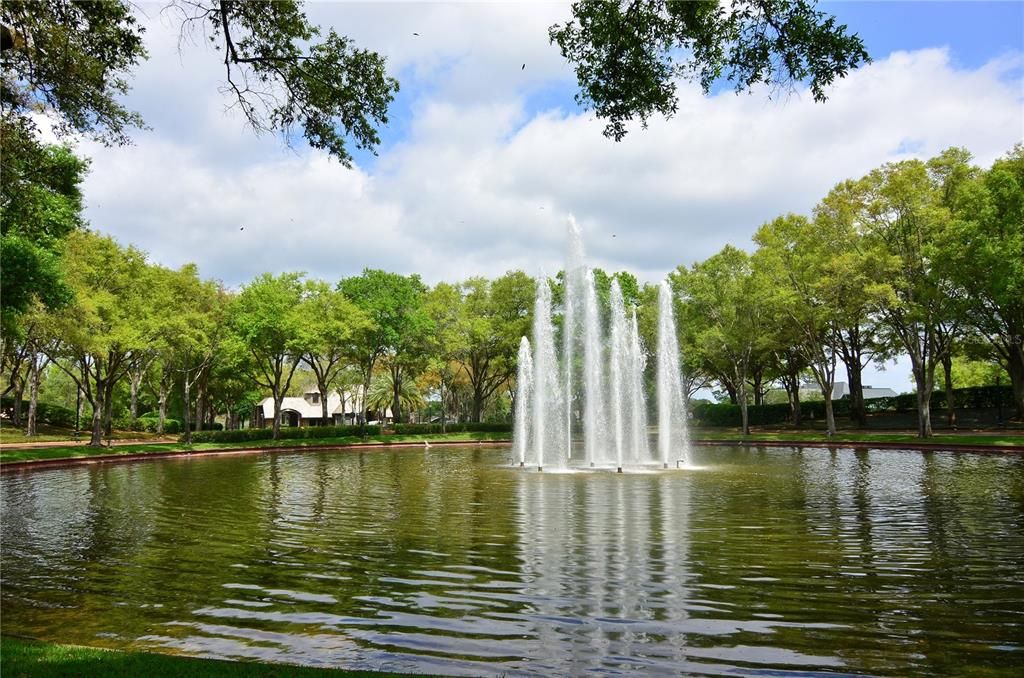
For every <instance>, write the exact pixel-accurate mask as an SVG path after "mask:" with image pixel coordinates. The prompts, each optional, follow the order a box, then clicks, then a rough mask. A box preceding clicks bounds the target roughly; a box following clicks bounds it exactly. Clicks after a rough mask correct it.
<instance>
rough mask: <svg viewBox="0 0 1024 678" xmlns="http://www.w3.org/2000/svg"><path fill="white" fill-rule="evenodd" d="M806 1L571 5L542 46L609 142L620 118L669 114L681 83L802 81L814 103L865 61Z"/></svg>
mask: <svg viewBox="0 0 1024 678" xmlns="http://www.w3.org/2000/svg"><path fill="white" fill-rule="evenodd" d="M815 4H816V3H815V2H814V1H813V0H733V1H732V2H731V3H729V4H728V5H726V4H725V3H722V2H718V0H699V1H693V2H672V1H670V0H627V1H625V2H575V3H573V6H572V12H573V18H572V20H571V21H568V22H566V23H565V24H561V25H555V26H552V27H551V29H550V30H549V36H550V38H551V41H552V42H554V43H556V44H557V45H558V46H559V48H560V49H561V51H562V56H564V57H565V58H566V59H568V60H569V62H570V63H571V64H572V65H573V66H574V67H575V69H576V79H577V80H578V82H579V86H580V91H579V93H578V94H577V95H576V101H577V102H578V103H579V104H580V105H582V106H585V107H587V108H590V109H593V111H594V112H595V113H596V114H597V116H598V117H599V118H601V119H603V120H605V121H606V122H607V124H606V126H605V130H604V134H605V136H607V137H611V138H614V139H615V140H616V141H619V140H621V139H622V137H623V136H625V135H626V131H627V130H626V125H627V123H628V122H629V121H631V120H633V119H635V118H639V119H640V121H641V123H642V124H643V125H646V124H647V120H648V118H650V117H651V116H652V115H655V114H661V115H664V116H671V115H673V114H675V112H676V109H677V105H678V97H677V95H676V87H677V83H678V81H679V80H680V79H691V80H693V79H695V80H697V81H699V82H700V85H701V87H702V88H703V90H704V92H705V93H707V92H709V91H710V90H711V87H712V85H713V84H714V83H715V82H716V81H718V80H720V79H722V78H724V79H726V80H727V81H729V82H731V83H732V84H733V86H734V87H735V89H736V91H737V92H739V91H742V90H745V89H749V88H751V87H753V86H754V85H757V84H759V83H764V84H768V85H771V86H775V87H789V86H792V85H793V83H799V82H804V81H807V82H809V84H810V88H811V93H812V94H813V96H814V99H815V101H824V100H825V98H826V95H825V90H826V88H827V87H828V86H829V85H831V84H832V83H833V82H834V81H835V79H836V78H841V77H844V76H845V75H846V74H847V73H848V72H849V71H850V70H852V69H854V68H857V67H858V66H860V65H861V64H862V63H864V62H866V61H868V55H867V52H866V51H865V50H864V44H863V42H862V41H861V39H860V37H858V36H857V35H856V34H849V33H847V28H846V26H844V25H840V24H837V23H836V20H835V18H834V17H832V16H829V15H828V14H825V13H824V12H819V11H817V10H816V9H815Z"/></svg>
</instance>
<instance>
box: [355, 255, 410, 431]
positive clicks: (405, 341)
mask: <svg viewBox="0 0 1024 678" xmlns="http://www.w3.org/2000/svg"><path fill="white" fill-rule="evenodd" d="M338 289H339V290H340V291H341V292H342V293H343V294H344V295H345V296H346V297H348V298H349V299H351V300H352V302H353V303H354V304H355V305H356V306H358V307H359V308H360V309H361V310H362V311H363V313H364V314H365V315H366V316H367V318H368V319H369V321H370V324H368V325H366V326H365V327H364V328H361V329H360V330H359V331H357V332H356V333H355V335H354V337H353V339H354V341H353V342H352V344H351V348H350V351H351V353H350V355H349V359H350V360H351V362H353V363H354V364H356V365H358V367H359V369H360V371H361V372H362V375H363V391H362V392H363V394H364V395H365V394H367V393H369V391H370V384H371V381H372V378H373V371H374V368H375V367H376V366H377V364H378V361H380V360H381V358H387V367H388V370H389V371H390V372H391V373H392V378H391V382H390V383H391V384H392V386H393V388H394V393H393V395H394V398H393V399H392V403H391V407H392V415H393V416H394V417H395V420H396V421H399V420H400V417H401V407H402V402H401V398H400V392H401V388H402V382H403V380H404V379H405V378H406V377H407V376H408V377H415V375H416V374H417V373H418V371H420V370H422V369H425V367H426V363H427V357H428V355H429V350H428V343H429V339H430V319H429V317H428V316H427V314H426V312H425V309H424V305H423V302H424V294H425V292H426V288H425V287H424V285H423V283H422V282H421V281H420V278H419V276H418V275H411V276H402V275H398V274H397V273H388V272H386V271H380V270H374V269H366V270H364V271H363V272H362V274H361V275H358V276H353V277H351V278H345V279H344V280H342V281H341V282H339V283H338ZM363 415H365V412H364V413H363ZM363 419H365V417H364V416H362V415H361V421H362V420H363Z"/></svg>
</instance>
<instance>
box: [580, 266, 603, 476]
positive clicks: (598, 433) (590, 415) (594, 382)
mask: <svg viewBox="0 0 1024 678" xmlns="http://www.w3.org/2000/svg"><path fill="white" fill-rule="evenodd" d="M583 294H584V297H583V388H584V398H583V453H584V459H585V461H586V462H587V463H588V464H589V465H590V466H596V465H597V464H600V463H603V462H604V461H605V457H606V454H607V453H606V449H607V440H608V432H607V431H606V430H605V429H606V428H607V427H606V419H605V398H604V397H605V384H604V372H605V370H604V345H603V342H602V340H601V309H600V307H599V306H598V305H597V289H596V288H595V287H594V272H593V271H591V270H589V269H588V270H587V272H586V275H585V276H584V282H583Z"/></svg>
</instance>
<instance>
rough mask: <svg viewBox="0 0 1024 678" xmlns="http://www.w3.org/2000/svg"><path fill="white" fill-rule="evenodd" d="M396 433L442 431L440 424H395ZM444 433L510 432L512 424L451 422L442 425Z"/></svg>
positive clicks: (415, 433)
mask: <svg viewBox="0 0 1024 678" xmlns="http://www.w3.org/2000/svg"><path fill="white" fill-rule="evenodd" d="M394 431H395V433H396V434H398V435H425V434H429V433H442V431H441V425H440V424H395V425H394ZM444 432H445V433H511V432H512V424H507V423H503V422H502V423H498V422H479V423H478V422H465V423H451V424H446V425H445V427H444Z"/></svg>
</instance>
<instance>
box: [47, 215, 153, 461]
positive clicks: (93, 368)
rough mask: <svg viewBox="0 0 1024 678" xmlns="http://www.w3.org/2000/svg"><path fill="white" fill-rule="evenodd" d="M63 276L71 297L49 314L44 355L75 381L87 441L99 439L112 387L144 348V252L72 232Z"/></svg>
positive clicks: (107, 416) (96, 443) (99, 442)
mask: <svg viewBox="0 0 1024 678" xmlns="http://www.w3.org/2000/svg"><path fill="white" fill-rule="evenodd" d="M64 246H65V252H64V256H63V262H64V264H63V266H64V275H65V279H66V280H67V282H68V285H69V287H70V288H71V289H72V291H73V293H74V302H73V303H71V304H68V305H67V306H65V307H63V308H61V309H59V310H58V311H55V312H54V314H53V326H54V330H53V332H54V336H56V337H59V339H60V341H59V343H58V344H57V345H56V346H55V348H54V349H53V354H52V355H50V357H51V358H52V359H53V362H54V364H56V365H58V366H59V367H60V368H61V369H62V370H64V371H65V372H66V373H67V374H68V376H70V377H71V378H72V379H73V380H74V381H75V383H76V384H77V385H78V388H79V390H80V391H81V393H82V395H83V396H84V397H85V399H86V401H87V402H88V403H89V404H90V405H91V406H92V410H93V414H92V435H91V438H90V440H89V444H90V445H93V446H100V445H102V444H103V432H104V428H105V424H107V423H108V422H109V420H110V416H111V413H110V405H111V398H112V395H113V392H114V387H115V386H116V385H117V383H118V382H119V381H120V380H121V379H123V378H124V377H125V376H126V375H127V373H128V370H129V368H130V366H131V363H132V359H133V357H134V356H135V355H136V354H137V352H138V351H139V350H142V349H144V348H145V339H144V329H143V325H142V324H141V323H140V322H139V319H140V318H142V317H144V314H145V308H146V302H145V298H146V294H147V292H148V285H147V273H146V269H147V267H146V259H145V255H144V254H143V253H142V252H140V251H139V250H136V249H134V248H132V247H128V248H122V247H120V246H119V245H118V244H117V243H116V242H115V241H114V240H113V239H112V238H109V237H104V236H99V235H96V234H93V233H90V232H88V231H76V232H74V233H72V234H71V235H69V236H68V238H67V240H66V241H65V245H64Z"/></svg>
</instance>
